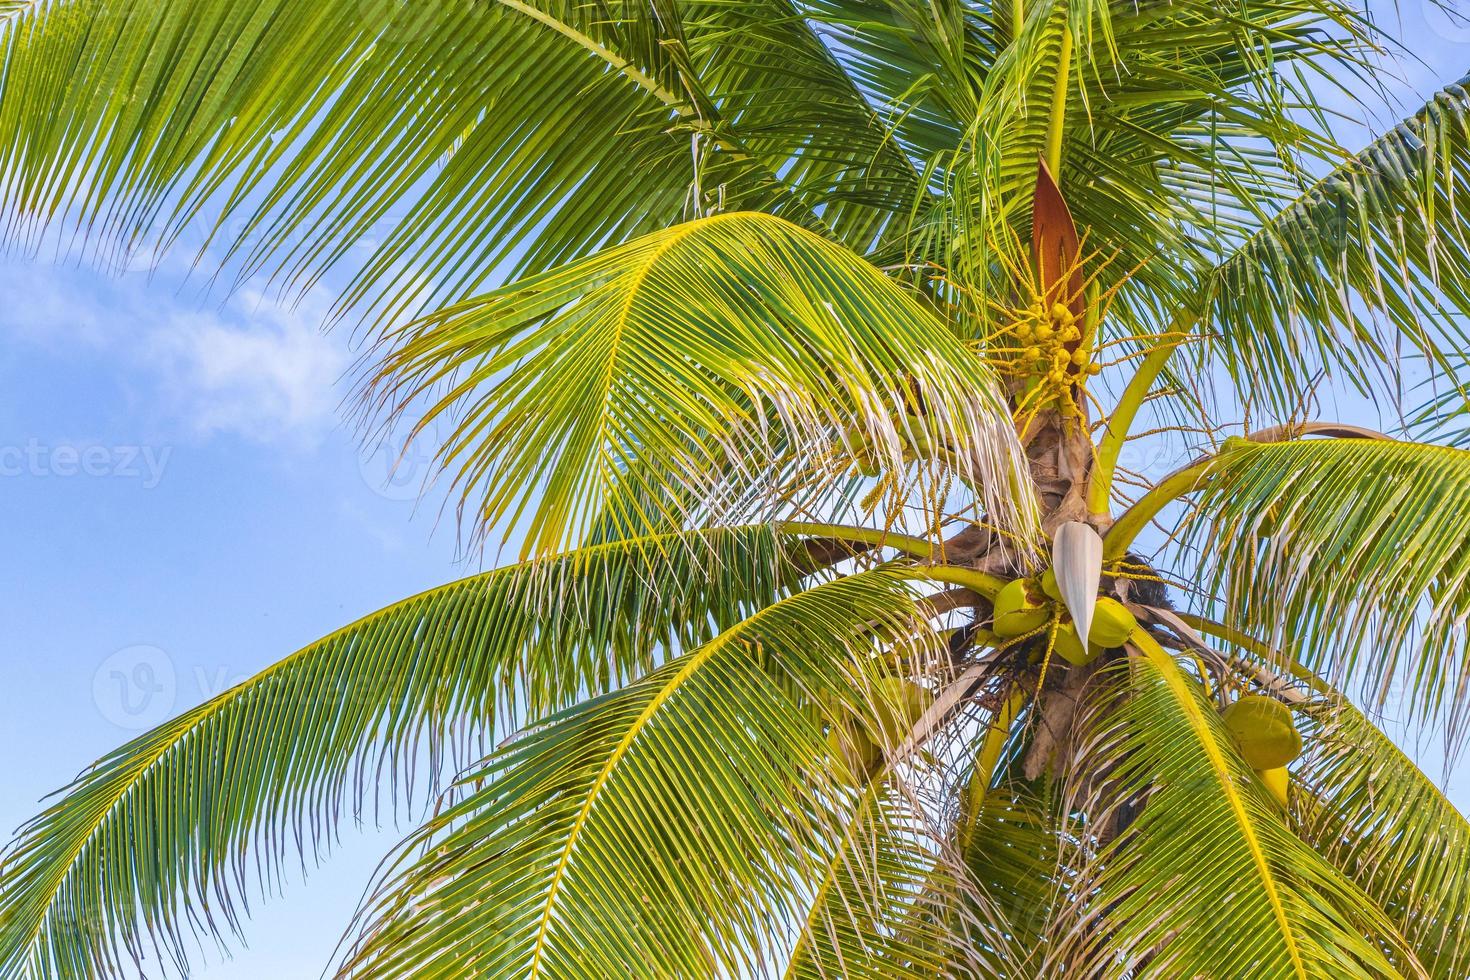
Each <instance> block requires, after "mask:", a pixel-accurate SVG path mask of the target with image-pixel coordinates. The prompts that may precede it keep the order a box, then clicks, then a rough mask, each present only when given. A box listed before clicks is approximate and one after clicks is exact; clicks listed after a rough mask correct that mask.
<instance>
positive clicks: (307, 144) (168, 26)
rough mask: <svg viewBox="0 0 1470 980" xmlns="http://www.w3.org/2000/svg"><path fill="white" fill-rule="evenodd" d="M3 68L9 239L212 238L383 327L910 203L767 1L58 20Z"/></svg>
mask: <svg viewBox="0 0 1470 980" xmlns="http://www.w3.org/2000/svg"><path fill="white" fill-rule="evenodd" d="M655 8H657V9H655ZM0 49H3V50H0V57H3V60H4V64H5V67H6V84H5V88H4V92H3V93H0V161H3V164H4V166H3V172H4V173H5V175H6V177H5V179H4V181H3V182H0V201H3V203H4V205H5V208H6V210H7V212H8V215H9V221H10V222H11V223H12V224H11V230H12V231H13V232H16V233H18V234H20V235H22V236H34V235H36V234H39V233H41V232H43V231H46V230H57V231H61V230H67V231H71V230H80V231H83V232H85V235H86V236H87V237H90V238H91V239H92V244H93V245H94V246H95V247H96V248H98V249H100V250H102V252H103V254H105V255H107V256H109V257H111V256H115V255H116V253H117V251H121V252H132V251H135V250H145V251H148V250H152V249H153V248H154V247H156V246H165V245H169V244H173V243H175V242H178V241H180V240H182V241H184V242H186V243H187V244H188V245H189V246H191V247H197V248H198V249H199V251H200V252H201V253H202V252H203V251H204V249H205V248H206V247H208V245H209V244H210V243H212V242H217V243H218V244H219V246H220V247H221V248H222V249H223V250H224V251H225V252H226V253H228V254H230V255H233V256H234V257H236V258H237V259H238V262H239V271H240V274H241V275H248V274H250V273H251V272H252V271H255V270H266V271H270V272H273V273H276V274H278V275H279V276H280V277H281V281H282V282H284V283H288V284H291V285H305V284H308V283H312V282H315V281H317V280H318V279H319V277H321V276H322V275H323V274H324V273H325V272H326V271H327V270H329V269H331V268H333V267H336V266H339V265H340V266H343V267H345V268H346V269H347V270H348V272H349V273H353V274H354V278H353V281H352V282H351V284H350V285H349V286H348V288H347V289H346V291H345V297H344V305H345V306H349V307H352V306H357V305H358V304H359V303H360V304H361V307H362V309H364V310H366V311H371V312H373V313H374V315H376V316H377V317H379V318H380V319H392V318H395V317H397V316H399V315H401V314H402V313H403V312H404V311H406V310H416V309H419V308H422V306H423V304H436V303H441V302H443V301H444V300H445V298H446V297H453V298H456V299H457V298H460V297H463V296H464V295H466V294H467V292H469V291H470V290H472V289H475V288H481V287H482V286H483V284H484V283H485V281H486V280H487V278H493V277H496V276H501V275H504V274H506V273H507V272H508V271H519V272H527V271H538V270H542V269H546V268H551V267H553V266H556V265H560V264H563V263H565V262H567V261H570V260H572V259H575V258H577V257H580V256H582V255H586V254H589V253H590V252H592V251H595V250H596V249H598V248H600V247H603V246H605V245H607V244H609V243H615V242H618V241H622V240H624V239H627V238H630V237H633V236H635V235H637V234H640V233H643V232H647V231H651V230H654V229H656V228H661V227H665V226H667V225H668V224H671V223H673V222H676V221H679V220H681V219H683V218H687V217H691V216H695V215H698V214H702V213H705V212H706V211H707V210H710V209H718V208H738V207H745V208H769V209H770V210H773V211H776V212H778V213H781V214H785V215H787V216H789V217H791V218H793V219H794V220H798V221H801V222H803V223H806V224H808V225H809V226H811V227H813V228H819V229H821V230H822V231H823V232H824V233H826V234H831V235H834V236H837V237H839V238H841V239H842V240H844V241H846V242H848V243H849V244H850V245H852V246H854V247H856V248H860V249H861V248H866V247H867V246H868V245H869V244H870V243H871V242H873V241H874V240H875V238H876V236H878V235H880V234H881V233H882V230H883V228H884V227H885V225H886V223H887V222H888V221H889V220H890V219H891V217H892V215H893V214H895V213H898V214H902V213H903V212H904V211H905V210H906V209H907V208H909V207H911V206H912V205H913V203H914V200H915V195H916V193H917V188H916V179H917V178H916V175H915V174H914V172H913V168H912V165H911V164H910V163H909V161H908V160H907V159H905V158H904V157H903V155H902V154H901V153H900V152H899V151H898V150H897V149H896V148H895V147H893V146H892V145H890V144H889V141H888V140H887V138H886V131H885V129H884V127H883V126H882V125H881V123H879V122H878V121H877V120H876V119H875V116H874V113H873V112H872V110H871V109H870V108H869V107H868V106H867V104H866V102H865V101H864V99H863V98H862V96H861V95H860V93H858V92H857V91H856V90H855V89H854V88H853V86H852V83H851V82H850V81H849V80H848V79H847V77H846V76H845V75H844V74H843V72H842V70H841V68H840V66H838V65H837V64H836V63H835V62H834V61H833V60H832V58H831V55H830V54H829V53H828V52H827V50H826V49H825V48H824V47H823V46H822V45H821V44H820V43H819V42H818V41H817V40H816V39H815V38H814V37H813V36H812V35H811V32H810V30H809V28H808V27H807V26H806V24H805V23H803V22H802V21H801V20H800V19H799V18H797V17H795V16H794V15H793V12H792V11H791V9H790V7H789V6H788V5H786V4H785V3H784V2H782V0H764V2H755V3H748V4H740V5H731V4H723V3H714V2H696V3H694V4H681V5H678V6H675V5H672V4H655V5H652V6H650V5H647V4H643V5H640V4H628V3H618V2H615V3H604V4H598V5H595V6H588V5H583V4H576V3H570V2H563V0H533V2H525V0H496V2H488V3H483V2H478V0H448V2H445V3H436V4H431V5H425V4H403V3H372V2H360V0H324V2H322V3H297V2H294V0H268V2H266V3H264V4H257V5H255V6H253V7H251V8H250V9H249V10H243V9H241V8H240V7H239V6H238V5H236V4H231V3H228V2H226V0H186V2H182V3H162V2H145V3H133V4H118V3H113V2H110V0H67V2H63V3H31V4H28V5H27V6H26V9H25V10H23V11H22V12H20V13H19V14H17V15H16V17H15V18H14V19H13V20H12V21H11V22H10V23H9V24H8V25H6V26H5V28H4V31H3V35H0ZM528 65H534V66H535V67H536V79H535V83H534V84H526V83H525V79H524V75H523V73H524V71H525V69H526V66H528ZM61 219H69V221H70V222H71V223H72V224H73V225H74V228H65V227H64V226H62V225H59V224H58V222H59V221H60V220H61Z"/></svg>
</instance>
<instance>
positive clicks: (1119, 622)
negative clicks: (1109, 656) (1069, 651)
mask: <svg viewBox="0 0 1470 980" xmlns="http://www.w3.org/2000/svg"><path fill="white" fill-rule="evenodd" d="M1136 629H1138V620H1137V619H1136V618H1135V617H1134V615H1133V613H1131V612H1129V611H1128V607H1127V606H1125V605H1123V604H1122V603H1121V602H1119V601H1118V600H1117V599H1113V598H1110V597H1109V596H1099V597H1098V600H1097V605H1096V606H1094V607H1093V609H1092V633H1091V635H1090V636H1089V637H1088V640H1089V641H1090V642H1091V643H1092V644H1094V645H1096V646H1100V647H1120V646H1122V645H1123V644H1124V643H1127V642H1128V637H1129V636H1131V635H1133V631H1134V630H1136Z"/></svg>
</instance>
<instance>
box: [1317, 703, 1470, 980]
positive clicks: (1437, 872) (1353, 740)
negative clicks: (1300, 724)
mask: <svg viewBox="0 0 1470 980" xmlns="http://www.w3.org/2000/svg"><path fill="white" fill-rule="evenodd" d="M1303 710H1304V712H1305V715H1306V717H1307V718H1308V719H1309V720H1310V725H1309V727H1308V731H1307V732H1306V742H1307V751H1306V755H1305V757H1304V759H1303V761H1302V763H1301V767H1300V769H1298V770H1297V772H1296V775H1295V778H1296V779H1297V780H1298V781H1299V782H1300V784H1301V785H1302V786H1303V787H1304V788H1305V790H1306V792H1305V793H1304V794H1302V795H1301V796H1300V797H1299V798H1298V799H1299V805H1298V806H1297V808H1296V812H1295V814H1294V816H1295V818H1296V819H1295V820H1294V821H1293V826H1294V829H1295V830H1296V832H1297V834H1298V835H1300V836H1301V838H1302V839H1303V840H1305V841H1306V842H1307V843H1308V844H1311V845H1312V846H1314V847H1316V848H1317V850H1318V851H1319V852H1320V853H1321V854H1322V855H1323V856H1324V857H1325V858H1327V860H1329V861H1331V862H1332V863H1333V864H1335V865H1336V866H1337V867H1339V868H1341V869H1342V872H1343V874H1345V875H1347V876H1348V877H1350V878H1351V879H1352V880H1353V881H1354V882H1356V883H1357V884H1358V885H1359V886H1360V887H1361V888H1362V889H1363V890H1364V891H1366V892H1367V893H1368V894H1369V895H1371V896H1372V897H1373V899H1374V901H1375V902H1377V903H1378V905H1379V907H1381V908H1382V909H1384V910H1385V911H1386V912H1387V913H1388V914H1389V915H1390V916H1391V917H1392V918H1393V920H1394V923H1395V924H1396V925H1397V926H1398V929H1399V931H1400V933H1402V934H1403V936H1404V938H1405V939H1406V940H1407V941H1408V942H1409V943H1410V945H1411V946H1412V947H1413V948H1414V950H1415V952H1416V953H1417V955H1418V957H1419V960H1420V962H1421V963H1423V964H1424V967H1425V969H1426V970H1427V971H1428V972H1429V975H1430V976H1432V977H1435V978H1437V980H1453V978H1456V977H1463V976H1466V975H1470V823H1467V822H1466V820H1465V817H1464V815H1463V814H1462V813H1460V811H1459V810H1457V809H1456V808H1455V806H1454V804H1452V803H1451V802H1450V801H1449V800H1447V799H1445V796H1444V794H1443V793H1441V792H1440V790H1439V788H1438V787H1436V786H1435V784H1434V783H1433V782H1432V781H1431V780H1430V779H1429V778H1428V777H1427V776H1426V775H1425V774H1424V773H1423V772H1421V771H1420V770H1419V767H1418V766H1416V765H1415V764H1414V762H1413V760H1411V759H1410V758H1409V757H1408V756H1406V755H1405V754H1404V752H1403V750H1402V749H1400V748H1399V747H1398V746H1397V745H1395V744H1394V743H1393V741H1392V740H1391V739H1389V738H1388V736H1386V735H1385V734H1384V733H1383V731H1382V730H1381V729H1380V728H1379V727H1378V726H1377V725H1375V724H1373V722H1372V721H1371V720H1369V719H1368V718H1366V717H1365V716H1364V715H1363V713H1362V712H1360V711H1358V709H1357V708H1355V707H1353V705H1352V704H1351V703H1350V702H1349V701H1348V699H1347V698H1345V697H1343V696H1342V695H1340V694H1337V693H1336V692H1332V693H1330V694H1329V695H1328V696H1326V697H1321V698H1318V699H1315V700H1314V701H1312V702H1311V703H1309V704H1308V705H1307V706H1306V707H1305V708H1304V709H1303Z"/></svg>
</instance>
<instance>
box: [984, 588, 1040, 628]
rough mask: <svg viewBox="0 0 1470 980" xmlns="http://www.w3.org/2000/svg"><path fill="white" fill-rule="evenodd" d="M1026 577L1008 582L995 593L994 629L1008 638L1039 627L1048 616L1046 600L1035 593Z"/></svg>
mask: <svg viewBox="0 0 1470 980" xmlns="http://www.w3.org/2000/svg"><path fill="white" fill-rule="evenodd" d="M1029 586H1030V583H1028V582H1027V581H1026V580H1025V579H1019V578H1018V579H1016V580H1015V581H1013V582H1007V583H1006V584H1005V585H1004V586H1002V587H1001V590H1000V591H999V592H997V593H996V594H995V622H994V623H993V624H992V629H994V630H995V633H996V635H997V636H1002V637H1005V638H1007V639H1010V638H1012V637H1017V636H1022V635H1024V634H1026V633H1030V632H1031V631H1032V630H1034V629H1038V628H1039V627H1040V626H1041V625H1042V624H1043V623H1045V622H1046V620H1047V618H1048V612H1047V609H1046V602H1045V601H1044V600H1043V599H1042V598H1041V597H1040V596H1037V595H1035V594H1034V593H1033V592H1032V590H1031V588H1030V587H1029Z"/></svg>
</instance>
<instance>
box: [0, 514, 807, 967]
mask: <svg viewBox="0 0 1470 980" xmlns="http://www.w3.org/2000/svg"><path fill="white" fill-rule="evenodd" d="M787 547H788V546H786V545H784V544H782V543H781V541H780V539H778V538H777V537H776V536H775V535H774V534H773V533H772V531H771V530H770V529H769V528H762V527H752V528H737V529H728V530H715V531H700V532H682V533H669V534H663V535H659V536H653V537H645V538H640V539H635V540H626V541H620V542H616V543H612V544H607V545H601V546H596V547H591V548H587V549H584V550H581V551H575V552H571V553H568V554H566V555H561V556H557V557H554V558H548V559H544V560H541V561H538V562H535V563H531V564H526V565H517V566H511V567H508V568H504V569H499V570H496V571H491V572H486V573H484V574H481V575H478V576H475V577H473V578H469V579H465V580H462V581H459V582H455V583H453V584H451V585H447V586H444V587H442V588H439V589H436V590H433V591H430V592H426V593H424V594H422V595H420V596H417V597H415V598H412V599H408V600H405V601H404V602H401V603H399V604H397V605H394V606H389V607H388V608H386V609H384V610H382V611H380V612H377V613H374V614H373V615H371V616H368V617H366V618H365V619H362V620H359V621H358V622H356V623H354V624H352V625H350V626H347V627H345V628H343V629H341V630H339V631H337V632H336V633H333V634H332V635H330V636H328V637H326V638H325V639H323V640H320V641H318V642H317V643H314V644H312V645H311V646H309V647H306V648H304V649H303V650H301V651H300V652H298V653H296V654H294V655H293V656H291V657H289V658H287V659H286V660H283V661H281V662H280V663H278V664H277V665H275V666H274V667H271V668H269V669H267V670H266V671H264V672H263V673H261V674H259V675H258V676H256V677H255V678H253V679H251V680H250V681H247V682H245V683H244V684H242V685H240V686H238V687H235V688H232V689H231V690H229V691H227V692H225V693H224V694H221V695H220V696H218V697H216V698H214V699H213V700H211V701H208V702H206V703H205V704H202V705H200V706H199V707H197V708H195V709H193V710H191V711H188V712H185V713H184V714H183V715H181V716H179V717H178V718H176V719H174V720H173V721H170V722H168V723H166V724H164V725H163V726H161V727H159V728H157V729H155V730H153V731H151V732H149V733H147V734H145V735H143V736H141V737H139V738H138V739H136V740H134V741H133V742H130V743H129V744H127V745H125V746H123V747H122V748H120V749H118V750H117V751H115V752H114V753H113V754H111V755H109V756H108V757H106V758H104V759H102V760H101V761H100V762H98V763H97V764H96V765H95V766H93V767H92V768H90V769H88V770H87V771H85V772H84V773H82V774H81V775H80V776H79V777H78V778H77V780H76V782H75V783H73V784H72V785H71V786H70V787H68V788H67V789H66V790H65V791H64V795H62V796H61V797H60V798H58V799H56V800H55V801H53V802H52V804H51V805H50V806H49V807H48V808H47V810H46V811H45V812H43V813H42V814H41V815H40V816H38V817H37V818H35V819H34V820H33V821H32V822H31V823H30V824H29V825H27V826H26V827H25V828H24V830H23V831H22V833H21V835H20V837H19V839H18V840H17V842H16V843H15V844H14V845H13V846H12V847H11V848H10V849H9V850H8V851H7V852H6V853H5V856H4V860H3V863H0V975H3V976H6V977H10V976H16V975H22V976H26V977H29V978H34V980H42V978H46V980H49V978H58V980H60V978H69V977H85V976H120V975H122V973H123V972H124V964H126V963H129V962H131V959H132V956H133V955H134V954H135V953H138V952H140V951H141V950H143V949H144V948H145V947H151V946H153V945H154V944H156V945H157V947H158V949H159V950H161V951H162V953H163V954H164V955H165V956H166V957H168V958H169V959H171V960H173V961H174V962H175V963H177V964H178V965H179V966H180V969H181V970H182V969H183V968H184V964H185V962H186V960H187V956H188V952H187V951H188V948H189V947H190V946H191V945H192V944H191V942H190V939H191V934H192V933H196V932H198V933H203V934H206V935H209V934H213V935H216V936H220V937H221V938H224V937H223V935H222V934H227V933H229V932H230V931H232V930H234V929H236V928H237V926H238V921H237V916H238V914H239V911H240V909H241V908H243V905H244V897H243V889H244V887H245V886H244V882H245V880H246V879H247V877H248V873H249V871H250V869H251V868H255V869H256V870H257V871H258V872H260V873H261V874H262V875H264V876H265V877H267V878H271V877H273V876H278V875H280V874H281V873H283V872H285V871H286V870H288V868H287V866H286V863H285V862H286V858H287V856H288V853H289V851H290V850H291V848H292V843H291V842H292V841H295V842H297V844H298V845H299V846H301V847H303V848H306V849H307V850H308V851H311V850H317V849H322V848H325V847H327V846H329V845H330V842H331V836H332V833H333V831H332V828H333V827H335V826H336V823H337V821H338V819H340V817H341V816H342V815H343V814H344V813H345V812H348V809H351V810H352V812H358V810H359V809H360V807H361V806H363V805H364V803H365V800H371V799H375V798H376V797H377V796H378V791H377V789H376V787H377V786H378V785H379V782H380V777H384V776H387V775H389V774H391V775H393V777H394V785H402V782H403V781H404V780H406V779H407V776H408V775H409V774H411V773H413V772H415V771H419V772H421V773H422V772H424V771H427V772H428V773H430V774H431V776H430V779H431V780H432V774H433V773H435V772H442V770H443V768H444V765H445V757H446V754H448V755H450V756H453V757H455V758H459V759H461V764H463V762H464V761H468V758H474V757H476V756H478V755H479V754H481V753H482V752H483V751H484V750H483V748H480V746H482V744H483V742H484V740H486V739H493V738H495V737H497V733H500V734H504V733H505V732H506V731H507V730H512V729H513V728H514V726H515V725H516V724H518V723H519V720H522V719H526V718H537V717H541V716H543V715H544V714H546V713H547V712H548V711H551V710H555V709H559V708H562V707H565V706H566V705H568V704H570V703H572V702H573V701H574V700H576V699H577V698H579V697H582V696H585V695H587V694H589V693H597V692H600V691H606V690H609V689H612V688H614V687H616V686H618V685H620V684H622V683H625V682H626V681H627V680H629V679H630V678H632V677H636V676H638V675H639V674H641V673H643V672H644V671H646V670H648V669H650V668H651V667H652V666H653V665H655V664H656V663H658V662H659V660H660V659H661V657H662V656H663V655H664V654H665V653H666V652H667V651H669V650H671V649H678V648H681V647H684V646H692V645H697V644H699V643H700V642H702V641H704V640H706V639H707V638H708V637H709V636H711V635H713V634H714V632H716V631H717V630H718V629H720V628H721V627H724V626H728V625H730V624H731V623H734V622H738V621H739V620H740V619H741V617H743V616H745V615H747V614H748V613H750V612H751V611H752V610H755V609H759V608H760V607H762V606H763V605H765V604H766V603H767V602H769V601H771V600H773V599H775V598H777V597H779V596H780V595H781V594H783V593H784V592H785V591H786V590H788V589H789V588H790V587H791V586H792V585H793V584H794V583H795V582H796V579H797V577H798V575H799V572H798V569H797V567H796V565H794V564H793V563H792V562H791V561H789V560H788V552H787ZM468 753H474V755H468V756H467V754H468ZM420 781H421V782H422V781H423V777H422V776H421V777H420ZM427 789H428V790H430V791H432V789H433V787H432V785H430V786H429V787H427Z"/></svg>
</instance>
